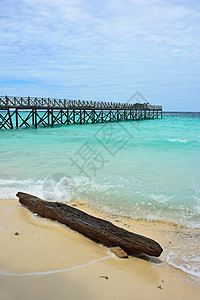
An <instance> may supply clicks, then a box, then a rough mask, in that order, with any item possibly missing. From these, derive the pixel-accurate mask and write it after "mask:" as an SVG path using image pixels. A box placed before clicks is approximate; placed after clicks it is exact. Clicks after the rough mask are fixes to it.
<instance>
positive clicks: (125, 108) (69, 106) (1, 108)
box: [0, 96, 162, 129]
mask: <svg viewBox="0 0 200 300" xmlns="http://www.w3.org/2000/svg"><path fill="white" fill-rule="evenodd" d="M158 118H162V106H160V105H149V104H148V103H143V104H141V103H135V104H132V103H113V102H102V101H101V102H99V101H98V102H97V101H87V100H67V99H53V98H33V97H10V96H9V97H8V96H3V97H2V96H0V129H14V128H23V127H34V128H38V127H41V126H43V127H48V126H51V127H53V126H54V125H56V124H60V125H69V124H85V123H104V122H120V121H134V120H145V119H158Z"/></svg>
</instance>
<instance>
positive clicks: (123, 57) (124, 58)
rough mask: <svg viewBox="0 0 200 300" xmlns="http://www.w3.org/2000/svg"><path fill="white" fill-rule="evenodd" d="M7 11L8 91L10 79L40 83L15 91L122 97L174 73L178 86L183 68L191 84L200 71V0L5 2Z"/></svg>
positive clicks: (3, 38) (2, 13) (0, 33)
mask: <svg viewBox="0 0 200 300" xmlns="http://www.w3.org/2000/svg"><path fill="white" fill-rule="evenodd" d="M188 3H189V2H188ZM0 8H1V9H0V61H1V69H0V81H1V82H2V84H1V85H0V88H1V87H2V88H3V89H4V90H2V91H5V90H6V85H7V89H10V88H12V89H13V86H14V84H13V85H12V87H11V86H9V85H8V84H7V83H4V80H5V79H9V80H10V82H12V80H17V79H20V80H22V81H23V80H27V81H30V82H31V81H32V82H35V83H36V84H35V86H33V85H24V86H23V85H22V84H15V86H16V89H14V90H13V94H14V91H15V90H16V91H17V92H19V91H20V89H21V92H22V91H23V92H25V91H26V90H27V94H29V92H28V91H30V89H31V90H32V91H34V89H37V90H36V91H35V94H38V95H39V96H40V94H39V93H42V96H45V95H44V94H46V95H47V96H51V95H50V94H53V95H54V96H56V95H57V96H60V97H61V96H68V95H65V93H66V92H69V91H70V94H69V96H73V97H74V98H76V97H77V98H81V97H83V98H86V97H87V96H88V97H90V98H91V97H92V98H98V97H103V96H104V97H105V98H111V100H115V97H116V96H117V95H120V96H122V95H124V97H125V98H128V97H129V95H130V94H129V93H131V87H130V86H139V87H144V86H146V89H148V90H149V91H150V90H154V86H157V85H159V82H160V81H162V82H164V81H166V82H168V81H172V80H173V77H174V76H175V74H176V76H175V77H174V80H175V81H176V82H177V86H178V83H180V82H181V80H182V78H183V74H184V73H185V74H188V84H192V80H193V77H194V76H195V78H196V75H197V74H199V71H198V70H199V53H200V52H199V50H200V49H199V48H200V40H199V36H200V32H199V31H200V29H199V16H200V5H199V4H198V2H195V4H194V5H192V4H191V3H189V4H187V2H186V1H185V2H184V1H181V2H180V1H163V0H155V1H153V0H148V1H146V0H142V1H141V0H140V1H139V0H137V1H136V0H132V1H131V0H126V1H122V0H110V1H89V0H88V1H86V0H83V1H81V0H73V1H67V0H57V1H53V0H43V1H41V0H40V1H39V0H29V1H28V0H21V1H14V0H0ZM194 74H195V75H194ZM177 78H179V79H177ZM7 82H8V81H7ZM10 85H11V84H10ZM22 86H23V87H22ZM77 86H78V87H77ZM102 86H104V87H105V88H103V87H102ZM113 86H115V88H114V89H113ZM26 87H27V88H26ZM100 87H101V89H100ZM102 91H103V92H102ZM124 91H126V92H125V93H126V94H123V93H124ZM152 96H153V92H152ZM161 96H162V94H161Z"/></svg>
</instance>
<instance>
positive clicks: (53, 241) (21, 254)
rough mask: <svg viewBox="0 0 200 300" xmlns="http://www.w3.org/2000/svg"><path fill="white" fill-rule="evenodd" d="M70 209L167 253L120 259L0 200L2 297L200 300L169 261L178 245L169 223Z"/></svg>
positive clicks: (194, 287) (188, 279)
mask: <svg viewBox="0 0 200 300" xmlns="http://www.w3.org/2000/svg"><path fill="white" fill-rule="evenodd" d="M71 205H76V206H77V207H78V208H79V209H82V210H84V211H86V212H88V213H91V214H93V215H96V216H99V217H102V218H106V219H107V220H110V221H112V222H113V223H114V224H116V225H118V226H121V227H123V228H126V229H128V230H130V231H133V232H136V233H139V234H144V235H146V236H148V237H150V238H153V239H155V240H156V241H158V242H159V243H160V244H161V245H162V247H163V249H164V251H163V254H162V255H161V257H160V258H159V259H155V260H153V261H152V262H150V261H146V260H143V259H139V258H136V257H129V258H128V259H119V258H117V257H116V256H115V255H114V254H113V253H112V252H111V251H110V250H109V249H108V248H107V247H103V246H101V245H98V244H96V243H94V242H93V241H90V240H89V239H87V238H86V237H84V236H82V235H81V234H79V233H76V232H74V231H72V230H71V229H69V228H67V227H66V226H63V225H60V224H59V223H57V222H53V221H50V220H47V219H43V218H40V217H38V216H37V215H33V214H32V213H31V212H29V211H28V210H27V209H25V208H24V207H23V206H21V205H20V204H19V202H18V201H17V200H16V199H10V200H0V214H1V218H0V220H1V224H0V226H1V227H0V228H1V231H0V234H1V266H0V270H1V271H0V272H1V274H0V291H1V295H0V299H2V300H7V299H10V300H11V299H36V298H37V299H55V298H57V299H198V295H199V292H200V286H199V285H198V281H194V280H193V278H191V277H190V276H189V275H187V274H186V273H184V272H182V271H181V270H178V269H176V268H174V267H173V266H170V265H169V264H167V263H166V251H167V248H168V247H170V245H171V243H173V241H169V240H168V238H167V237H166V234H164V233H165V230H164V229H163V228H165V227H166V225H165V224H163V223H162V222H147V221H144V220H137V221H136V220H132V219H130V218H122V217H118V218H117V216H111V215H107V214H105V213H103V212H101V211H99V210H96V209H94V208H91V207H88V206H87V205H86V204H85V203H80V202H77V201H73V202H71ZM169 226H171V227H172V228H174V224H171V225H170V224H168V227H169ZM166 230H167V228H166ZM168 230H169V228H168ZM179 230H180V229H179Z"/></svg>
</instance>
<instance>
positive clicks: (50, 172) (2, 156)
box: [0, 113, 200, 277]
mask: <svg viewBox="0 0 200 300" xmlns="http://www.w3.org/2000/svg"><path fill="white" fill-rule="evenodd" d="M0 166H1V169H0V170H1V171H0V198H15V195H16V193H17V192H18V191H23V192H27V193H31V194H34V195H36V196H39V197H41V198H43V199H46V200H53V201H62V202H66V201H71V200H72V199H80V200H81V201H85V202H87V203H89V204H90V205H93V206H95V207H98V208H101V209H104V210H105V211H107V212H110V213H112V214H115V215H119V216H120V215H121V216H130V217H132V218H137V219H141V218H143V219H147V220H162V221H164V222H174V223H175V224H178V225H181V226H183V227H184V228H185V229H187V230H189V231H188V232H190V236H191V239H190V241H189V242H187V245H189V244H191V245H190V247H189V246H188V247H189V248H187V249H185V250H184V251H185V252H184V257H183V258H182V260H180V261H179V262H177V253H179V251H180V248H181V244H179V245H177V248H176V247H175V248H174V249H171V252H168V255H167V259H166V260H167V262H168V263H169V264H172V265H174V266H175V267H177V268H180V269H182V270H183V271H184V272H187V273H188V274H191V275H195V276H197V277H198V276H200V257H199V248H198V247H199V244H200V234H199V231H198V230H199V229H200V113H164V116H163V119H158V120H157V119H156V120H144V121H128V122H120V123H104V124H92V125H90V124H85V125H69V126H68V125H65V126H61V125H58V126H55V127H54V128H50V127H49V128H43V127H41V128H38V129H33V128H29V129H14V130H1V131H0ZM188 249H190V250H188ZM188 251H189V252H188ZM188 253H190V256H188V255H187V254H188Z"/></svg>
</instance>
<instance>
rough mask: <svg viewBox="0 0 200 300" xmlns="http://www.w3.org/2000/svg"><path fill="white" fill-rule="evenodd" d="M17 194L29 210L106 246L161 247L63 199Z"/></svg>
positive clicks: (131, 250) (156, 251)
mask: <svg viewBox="0 0 200 300" xmlns="http://www.w3.org/2000/svg"><path fill="white" fill-rule="evenodd" d="M17 197H19V202H20V203H21V204H23V205H25V206H26V207H28V208H29V210H31V211H32V212H34V213H37V214H38V215H40V216H42V217H45V218H49V219H51V220H57V221H58V222H60V223H62V224H65V225H67V226H68V227H70V228H71V229H74V230H76V231H78V232H80V233H82V234H83V235H85V236H87V237H88V238H90V239H92V240H94V241H95V242H98V243H102V244H103V245H105V246H108V247H116V246H119V247H121V248H122V249H123V250H124V251H126V252H127V253H128V254H131V255H137V254H139V253H144V254H147V255H151V256H157V257H158V256H160V254H161V253H162V251H163V249H162V248H161V246H160V245H159V244H158V243H157V242H156V241H154V240H152V239H150V238H147V237H145V236H142V235H138V234H135V233H132V232H130V231H127V230H125V229H123V228H120V227H118V226H115V225H114V224H112V223H111V222H108V221H105V220H102V219H99V218H96V217H93V216H91V215H89V214H87V213H85V212H83V211H81V210H79V209H76V208H74V207H71V206H69V205H66V204H64V203H58V202H49V201H44V200H41V199H39V198H37V197H35V196H32V195H29V194H26V193H21V192H19V193H17Z"/></svg>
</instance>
